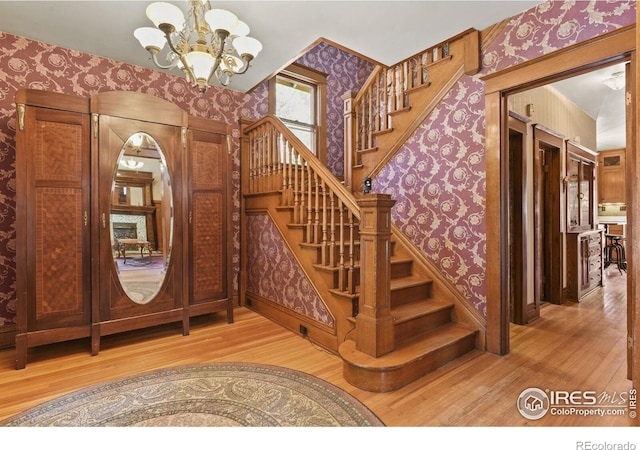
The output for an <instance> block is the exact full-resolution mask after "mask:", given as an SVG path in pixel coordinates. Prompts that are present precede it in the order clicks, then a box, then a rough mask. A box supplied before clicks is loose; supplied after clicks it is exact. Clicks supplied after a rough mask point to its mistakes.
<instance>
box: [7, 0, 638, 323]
mask: <svg viewBox="0 0 640 450" xmlns="http://www.w3.org/2000/svg"><path fill="white" fill-rule="evenodd" d="M635 10H636V3H635V2H634V1H632V0H607V1H588V2H587V1H574V0H567V1H550V2H545V3H541V4H540V5H538V6H537V7H534V8H532V9H530V10H528V11H525V12H524V13H523V14H520V15H518V16H514V17H513V18H512V19H511V20H510V21H509V22H508V23H507V25H506V26H505V28H504V29H503V30H502V31H501V32H500V33H499V35H498V36H497V37H496V38H495V39H494V41H493V42H491V43H489V44H488V45H487V47H486V48H485V49H484V50H483V52H482V61H483V68H482V72H481V74H480V75H479V76H481V75H483V74H487V73H491V72H494V71H497V70H501V69H504V68H506V67H509V66H512V65H514V64H518V63H520V62H523V61H527V60H529V59H531V58H535V57H537V56H540V55H543V54H546V53H549V52H551V51H554V50H556V49H558V48H562V47H565V46H567V45H571V44H574V43H576V42H581V41H583V40H585V39H588V38H591V37H593V36H596V35H598V34H602V33H606V32H608V31H611V30H614V29H617V28H619V27H622V26H625V25H627V24H630V23H634V22H635ZM298 62H300V63H301V64H304V65H307V66H309V67H312V68H314V69H317V70H320V71H322V72H325V73H327V75H328V78H327V82H328V101H329V105H328V107H329V110H328V114H327V116H328V127H327V129H328V142H327V144H328V146H329V152H328V166H329V168H330V169H331V171H332V172H333V173H335V174H336V175H341V174H342V171H343V163H342V158H343V154H342V139H343V134H342V133H343V120H342V107H343V104H342V99H341V98H340V97H341V95H342V94H344V92H346V91H348V90H354V91H355V90H358V89H359V88H360V86H361V85H362V83H363V82H364V81H365V79H366V77H367V76H368V74H369V73H370V72H371V70H372V69H373V65H372V64H371V63H369V62H368V61H366V60H363V59H362V58H360V57H357V56H354V55H352V54H350V53H348V52H345V51H344V50H341V49H338V48H336V47H334V46H331V45H329V44H327V43H324V42H323V43H321V44H319V45H317V46H316V47H314V48H313V49H311V50H310V51H309V52H308V53H307V54H305V55H304V56H303V57H301V58H300V59H299V61H298ZM479 76H476V77H468V76H467V77H464V78H462V79H461V80H460V81H459V82H458V83H457V85H456V86H455V87H454V88H453V89H452V90H451V92H449V93H448V95H447V96H446V97H445V98H444V99H443V101H442V102H441V104H440V105H439V106H438V107H437V108H436V109H435V110H434V111H433V112H432V114H431V115H430V116H429V117H428V118H427V119H426V120H425V122H424V123H423V124H422V125H421V126H420V127H419V128H418V129H417V130H416V131H415V133H414V134H413V135H412V136H411V137H410V139H409V140H408V141H407V143H406V144H405V145H404V146H403V148H402V149H401V150H400V151H399V153H398V154H397V155H396V156H395V157H394V158H393V159H392V160H391V161H390V163H389V164H388V165H387V167H385V168H384V169H383V171H382V172H381V173H380V174H379V176H377V177H376V179H375V180H374V189H375V190H376V191H378V192H388V193H390V194H392V195H393V196H394V198H395V199H396V200H397V203H396V206H395V207H394V209H393V215H394V220H395V221H396V223H397V224H398V225H399V226H400V227H401V229H402V230H403V231H404V232H405V233H406V234H407V235H408V236H410V237H411V239H412V240H413V241H414V242H415V244H416V245H417V246H418V247H419V248H420V249H422V251H423V252H424V253H425V255H427V256H428V257H429V258H430V260H431V261H432V262H433V263H434V264H435V265H436V266H437V267H439V268H440V269H441V270H442V271H443V273H444V274H445V275H446V277H447V278H448V279H449V280H450V281H451V282H452V283H454V284H455V285H456V286H458V288H459V289H460V291H461V292H462V293H463V294H464V295H465V296H466V297H467V298H468V299H469V300H470V301H471V302H472V303H473V304H474V305H475V306H476V308H477V309H478V310H479V311H480V312H481V313H483V314H484V312H485V306H486V295H485V292H486V289H485V279H484V272H485V267H486V265H487V264H488V263H489V262H487V261H486V249H485V223H486V218H485V216H484V214H485V170H484V166H485V159H484V158H485V155H484V146H485V143H484V133H485V129H484V126H485V125H484V85H483V82H482V81H481V80H480V79H479ZM24 87H28V88H35V89H44V90H50V91H55V92H62V93H68V94H75V95H81V96H89V95H91V94H93V93H96V92H102V91H111V90H131V91H138V92H144V93H147V94H151V95H156V96H158V97H161V98H164V99H166V100H168V101H172V102H174V103H176V104H177V105H179V106H180V107H181V108H183V109H184V110H186V111H188V112H189V113H190V114H193V115H196V116H200V117H206V118H212V119H216V120H222V121H224V122H226V123H228V124H231V125H232V127H233V136H234V140H233V142H234V148H233V155H234V161H235V165H234V168H233V173H232V177H233V182H234V188H235V189H234V202H235V212H234V215H233V220H234V236H233V238H234V246H235V251H234V264H235V267H234V271H235V272H236V277H237V271H238V266H239V256H238V255H239V229H240V227H239V214H238V207H239V189H238V188H239V170H238V167H239V146H238V139H239V137H240V136H239V130H238V127H237V119H238V118H239V117H240V116H244V117H249V118H252V119H257V118H260V117H262V116H263V115H264V114H266V112H267V94H268V93H267V89H266V85H261V86H258V87H257V88H256V89H254V90H253V91H252V92H251V93H250V94H241V93H237V92H234V91H230V90H226V89H220V88H215V87H210V88H209V89H208V90H207V92H206V93H205V94H203V95H200V94H198V93H197V91H196V90H194V89H192V88H191V87H190V86H189V85H188V83H186V81H185V80H184V79H183V78H181V77H176V76H172V75H168V74H166V73H162V72H158V71H153V70H149V69H145V68H141V67H138V66H133V65H130V64H125V63H121V62H118V61H114V60H110V59H106V58H101V57H97V56H93V55H89V54H84V53H80V52H76V51H73V50H69V49H64V48H60V47H56V46H53V45H49V44H45V43H41V42H37V41H33V40H29V39H26V38H22V37H19V36H15V35H11V34H7V33H2V32H1V31H0V331H2V326H3V325H10V324H13V323H14V321H15V307H16V305H15V289H16V286H15V138H14V136H15V119H14V116H15V106H14V94H15V91H16V90H17V89H20V88H24ZM252 220H253V222H252V223H251V224H250V225H251V227H253V228H251V229H252V233H254V232H255V233H257V234H252V236H260V237H261V239H259V240H255V239H250V240H249V241H251V242H249V245H250V246H251V251H252V252H254V253H253V254H255V255H262V256H264V257H266V256H269V257H270V256H271V253H269V252H268V251H267V249H269V251H275V254H274V255H280V258H284V259H285V260H286V264H288V265H285V266H284V267H285V268H284V269H283V268H282V267H280V265H277V266H276V265H274V264H273V263H271V262H269V260H265V263H266V264H268V265H267V266H265V267H269V269H270V270H269V271H265V270H264V267H263V268H262V271H261V273H260V276H259V277H255V276H254V277H252V280H251V281H250V283H251V288H252V289H253V290H254V292H257V293H260V292H263V293H264V292H265V291H264V290H267V291H266V292H268V289H275V287H276V286H278V285H279V283H280V282H281V281H282V280H286V282H287V286H288V291H287V292H290V293H291V292H293V290H294V289H296V290H298V292H305V293H308V294H309V295H310V297H308V298H309V299H310V302H306V303H304V304H299V303H298V302H297V301H296V300H294V299H293V298H291V297H287V295H289V294H286V295H285V296H284V297H281V296H274V297H273V298H274V299H277V301H279V302H283V304H287V305H289V306H290V307H292V308H294V309H295V308H298V309H299V310H300V312H301V313H303V314H306V315H308V316H309V317H312V318H314V320H319V321H323V322H325V323H329V322H331V320H332V318H331V316H330V314H329V313H328V311H327V310H326V308H324V309H323V306H324V305H323V304H322V302H321V301H319V299H316V298H314V297H313V295H315V291H313V289H311V286H310V284H309V283H308V280H307V279H306V277H303V276H301V274H300V272H299V271H300V268H299V267H298V266H297V264H296V263H295V260H292V259H289V258H288V257H286V256H283V255H285V254H286V251H285V250H286V245H285V244H284V243H283V242H281V240H279V239H280V237H279V235H277V233H275V232H274V231H275V230H274V229H273V224H269V223H265V222H264V220H265V218H260V217H257V216H256V217H254V218H253V219H252ZM270 225H271V227H272V228H271V229H270V228H269V226H270ZM265 239H266V241H265ZM267 244H268V245H267ZM263 245H266V246H265V247H263ZM274 249H278V250H274ZM265 252H266V253H265ZM253 267H254V268H255V267H257V266H256V265H253ZM264 273H268V274H269V277H268V278H267V280H268V281H265V282H263V281H261V280H262V279H263V278H264V277H263V274H264ZM256 275H257V274H256ZM294 281H295V283H298V284H297V285H295V288H294V287H292V286H294V284H295V283H294ZM263 284H264V285H263ZM282 285H285V283H284V281H283V282H282ZM260 289H263V291H260ZM276 291H278V289H276ZM280 291H281V289H280ZM260 295H262V294H260ZM274 295H275V293H274Z"/></svg>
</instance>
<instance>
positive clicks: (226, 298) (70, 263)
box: [16, 89, 233, 369]
mask: <svg viewBox="0 0 640 450" xmlns="http://www.w3.org/2000/svg"><path fill="white" fill-rule="evenodd" d="M16 107H17V114H18V117H17V132H16V182H17V184H16V191H17V199H16V211H17V217H16V265H17V301H18V309H17V322H18V323H17V334H16V367H17V368H18V369H20V368H24V367H25V366H26V363H27V351H28V348H30V347H35V346H40V345H45V344H50V343H54V342H61V341H67V340H72V339H79V338H91V339H90V340H91V353H92V354H93V355H97V354H98V352H99V350H100V338H101V337H102V336H105V335H109V334H114V333H120V332H124V331H130V330H135V329H139V328H143V327H149V326H154V325H160V324H164V323H170V322H181V323H182V331H183V334H184V335H187V334H188V333H189V320H190V318H191V317H193V316H197V315H204V314H210V313H216V312H223V313H225V314H226V318H227V322H228V323H231V322H232V321H233V289H232V280H233V278H232V272H233V271H232V270H231V268H232V263H231V257H232V247H231V241H232V239H231V212H230V208H231V200H230V198H231V189H230V182H231V181H230V168H231V162H230V159H231V156H230V151H229V145H230V142H229V136H230V134H231V128H230V126H229V125H226V124H224V123H220V122H216V121H212V120H206V119H202V118H197V117H192V116H189V115H188V114H187V113H186V112H184V111H183V110H182V109H180V108H179V107H177V106H176V105H174V104H172V103H170V102H167V101H165V100H162V99H159V98H157V97H154V96H151V95H146V94H140V93H133V92H106V93H101V94H96V95H93V96H92V97H91V98H83V97H76V96H71V95H65V94H57V93H50V92H45V91H39V90H31V89H25V90H20V91H18V92H17V93H16ZM123 233H124V234H123Z"/></svg>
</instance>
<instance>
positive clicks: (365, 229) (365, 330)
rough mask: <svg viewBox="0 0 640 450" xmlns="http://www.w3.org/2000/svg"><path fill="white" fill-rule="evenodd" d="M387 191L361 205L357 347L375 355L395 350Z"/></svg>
mask: <svg viewBox="0 0 640 450" xmlns="http://www.w3.org/2000/svg"><path fill="white" fill-rule="evenodd" d="M395 202H396V201H395V200H393V199H391V196H390V195H388V194H369V195H366V196H364V197H362V198H361V199H360V200H358V205H359V207H360V302H359V312H358V315H357V316H356V329H357V333H356V334H357V338H356V349H357V350H358V351H360V352H363V353H366V354H367V355H370V356H373V357H376V358H377V357H379V356H382V355H384V354H386V353H389V352H392V351H393V350H394V348H395V344H394V339H393V317H391V314H390V309H391V262H390V257H391V243H390V241H391V207H392V206H393V205H394V204H395Z"/></svg>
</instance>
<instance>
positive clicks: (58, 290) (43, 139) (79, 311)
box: [17, 107, 91, 332]
mask: <svg viewBox="0 0 640 450" xmlns="http://www.w3.org/2000/svg"><path fill="white" fill-rule="evenodd" d="M26 116H27V117H26V119H25V125H26V126H25V130H26V131H28V132H27V135H26V136H25V138H26V139H24V140H23V139H22V138H21V139H19V141H20V144H19V145H18V152H19V153H20V154H19V156H18V159H22V158H24V159H25V160H26V161H27V164H26V167H25V166H24V164H23V162H22V161H20V163H19V166H20V168H19V172H20V174H19V176H20V177H24V178H25V179H26V185H27V186H26V189H25V191H26V192H21V193H20V195H19V196H18V198H19V200H18V203H19V206H18V207H19V208H20V209H21V210H22V209H24V210H25V212H26V214H25V215H24V216H23V218H22V219H20V221H19V224H18V225H17V228H18V235H19V240H21V241H22V240H26V246H25V247H22V248H24V249H25V251H26V253H25V256H26V261H27V263H28V264H27V266H29V267H31V268H32V269H31V270H24V268H23V267H20V268H19V271H18V276H19V277H24V278H25V279H26V280H27V286H28V288H27V289H26V302H27V310H28V313H27V318H28V319H27V321H28V325H27V327H26V330H25V331H27V332H32V331H40V330H48V329H55V328H63V327H72V326H82V325H88V324H89V323H90V319H91V316H90V300H91V298H90V280H91V278H90V249H89V242H90V241H89V239H90V230H89V226H88V215H89V184H88V182H87V181H86V179H87V177H88V174H89V154H88V152H87V148H88V143H89V137H88V136H89V135H88V133H89V119H88V117H87V116H86V115H85V114H81V113H77V112H67V111H58V110H55V109H48V108H38V107H27V109H26ZM23 143H24V145H23ZM21 224H22V225H21ZM23 233H24V234H23ZM20 259H21V258H20ZM23 328H24V327H23Z"/></svg>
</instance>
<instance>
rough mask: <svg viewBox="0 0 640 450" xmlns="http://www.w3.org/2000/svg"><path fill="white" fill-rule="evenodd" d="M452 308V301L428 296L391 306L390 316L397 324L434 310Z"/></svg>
mask: <svg viewBox="0 0 640 450" xmlns="http://www.w3.org/2000/svg"><path fill="white" fill-rule="evenodd" d="M452 308H453V303H451V302H447V301H444V300H440V299H435V298H430V299H425V300H419V301H415V302H410V303H405V304H402V305H398V306H394V307H393V308H391V316H392V317H393V319H394V323H396V324H398V323H402V322H406V321H408V320H411V319H415V318H416V317H420V316H425V315H427V314H432V313H434V312H436V311H441V310H443V309H452Z"/></svg>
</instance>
